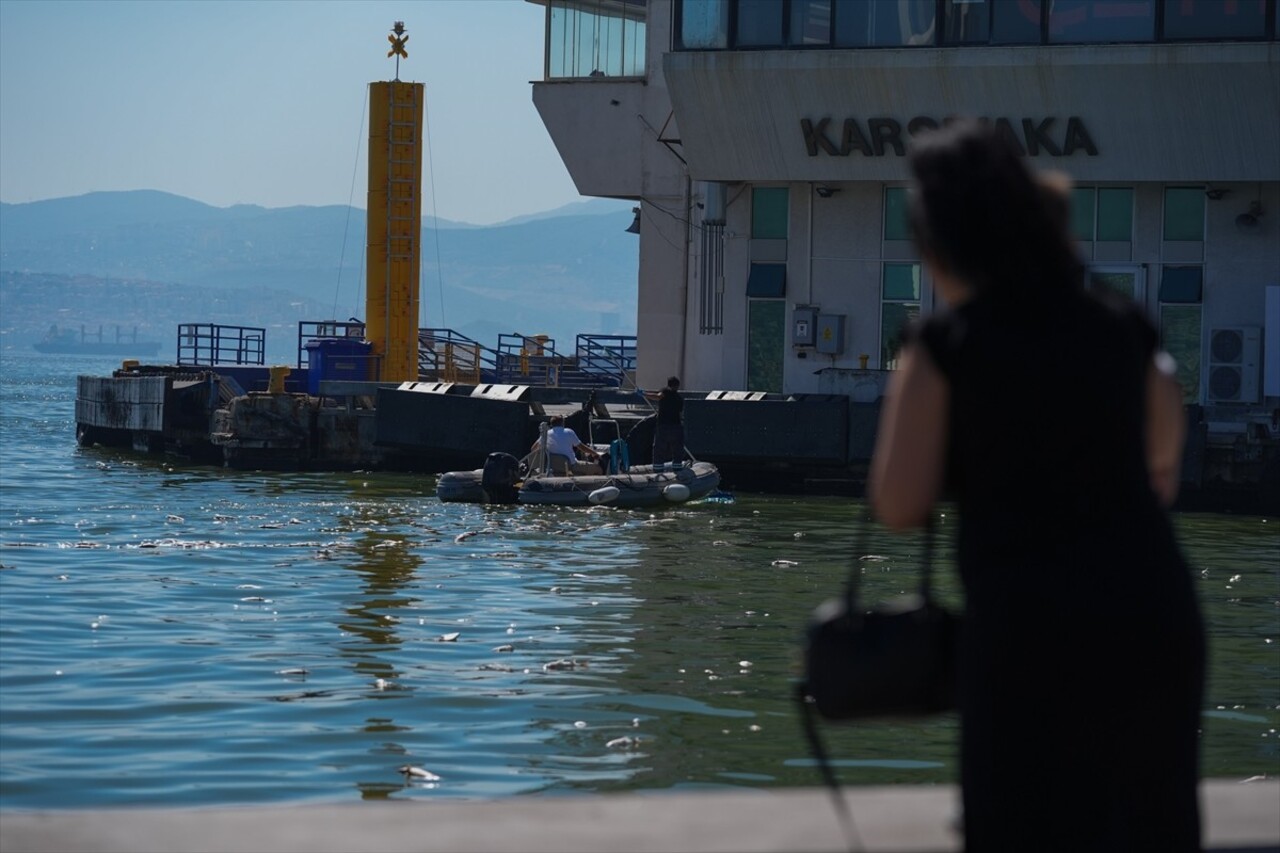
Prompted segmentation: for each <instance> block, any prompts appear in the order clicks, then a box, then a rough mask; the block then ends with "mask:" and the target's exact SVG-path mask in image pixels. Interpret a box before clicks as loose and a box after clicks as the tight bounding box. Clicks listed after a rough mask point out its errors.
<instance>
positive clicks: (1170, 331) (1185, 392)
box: [1160, 305, 1200, 403]
mask: <svg viewBox="0 0 1280 853" xmlns="http://www.w3.org/2000/svg"><path fill="white" fill-rule="evenodd" d="M1160 341H1161V344H1162V345H1163V346H1164V349H1165V351H1166V352H1168V353H1169V355H1171V356H1173V359H1174V361H1176V362H1177V364H1178V381H1179V382H1180V383H1182V400H1183V402H1185V403H1197V402H1199V400H1200V306H1199V305H1163V306H1161V308H1160Z"/></svg>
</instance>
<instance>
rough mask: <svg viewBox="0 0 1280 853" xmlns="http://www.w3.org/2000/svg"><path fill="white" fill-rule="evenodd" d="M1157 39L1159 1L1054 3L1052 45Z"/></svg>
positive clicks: (1051, 9) (1058, 0)
mask: <svg viewBox="0 0 1280 853" xmlns="http://www.w3.org/2000/svg"><path fill="white" fill-rule="evenodd" d="M1155 38H1156V0H1054V2H1053V3H1051V4H1050V5H1049V44H1100V43H1103V44H1105V43H1108V42H1150V41H1155Z"/></svg>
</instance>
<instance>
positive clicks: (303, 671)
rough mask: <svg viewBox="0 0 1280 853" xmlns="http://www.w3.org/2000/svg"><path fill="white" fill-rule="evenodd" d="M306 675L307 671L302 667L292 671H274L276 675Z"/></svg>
mask: <svg viewBox="0 0 1280 853" xmlns="http://www.w3.org/2000/svg"><path fill="white" fill-rule="evenodd" d="M307 674H308V671H307V670H305V669H303V668H302V667H295V668H294V669H277V670H276V675H307Z"/></svg>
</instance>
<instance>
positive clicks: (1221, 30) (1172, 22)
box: [1164, 0, 1267, 39]
mask: <svg viewBox="0 0 1280 853" xmlns="http://www.w3.org/2000/svg"><path fill="white" fill-rule="evenodd" d="M1266 35H1267V3H1266V0H1234V2H1231V0H1227V2H1224V0H1164V37H1165V38H1167V39H1227V38H1265V37H1266Z"/></svg>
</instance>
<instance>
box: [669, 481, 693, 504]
mask: <svg viewBox="0 0 1280 853" xmlns="http://www.w3.org/2000/svg"><path fill="white" fill-rule="evenodd" d="M662 496H663V497H664V498H666V499H667V500H669V501H671V502H672V503H677V504H678V503H680V502H681V501H687V500H689V487H688V486H686V485H685V484H684V483H671V484H670V485H667V486H665V487H664V488H663V489H662Z"/></svg>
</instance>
